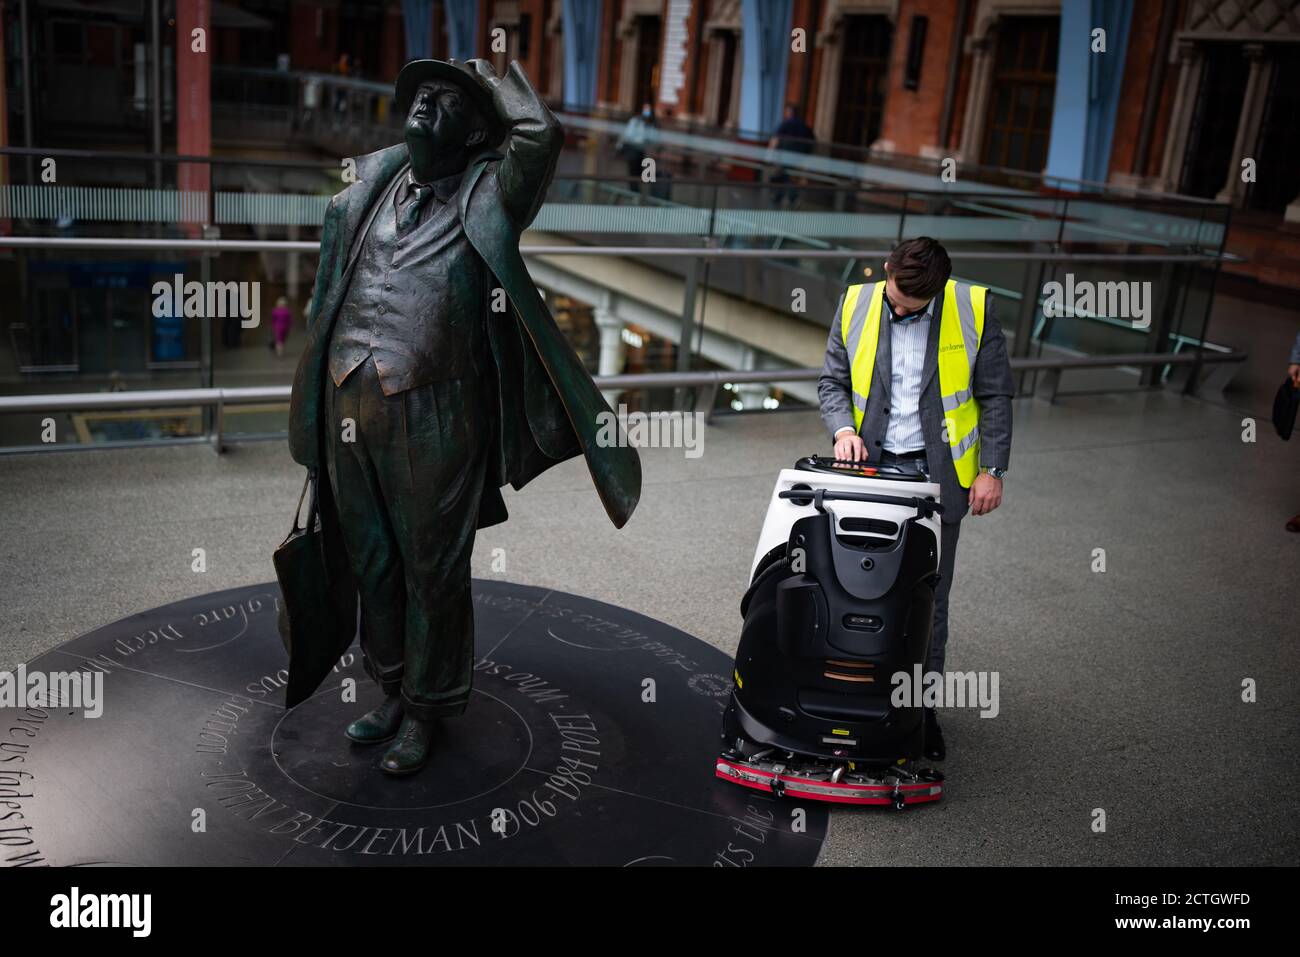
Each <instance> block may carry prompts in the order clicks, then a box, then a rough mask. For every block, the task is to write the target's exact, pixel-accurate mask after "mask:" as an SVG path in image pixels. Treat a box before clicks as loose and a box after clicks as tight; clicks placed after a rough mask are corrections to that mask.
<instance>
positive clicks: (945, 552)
mask: <svg viewBox="0 0 1300 957" xmlns="http://www.w3.org/2000/svg"><path fill="white" fill-rule="evenodd" d="M880 463H881V464H882V465H894V466H897V467H898V468H901V469H905V470H907V471H909V472H916V473H920V472H929V471H930V467H929V465H928V463H927V462H926V459H925V456H923V455H922V456H919V457H916V458H900V457H899V456H897V455H894V453H892V452H882V453H881V456H880ZM960 534H961V522H952V523H951V524H949V523H948V522H942V523H940V525H939V583H938V584H937V585H936V586H935V588H934V631H933V633H932V634H931V637H930V661H929V664H927V665H926V670H927V671H938V672H942V671H943V665H944V661H945V660H946V657H947V651H948V592H949V591H950V590H951V589H952V573H953V569H954V568H955V566H956V563H957V537H958V536H959V535H960Z"/></svg>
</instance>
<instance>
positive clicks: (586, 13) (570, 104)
mask: <svg viewBox="0 0 1300 957" xmlns="http://www.w3.org/2000/svg"><path fill="white" fill-rule="evenodd" d="M603 7H604V4H602V3H601V2H600V0H564V7H563V9H562V13H563V16H564V105H565V107H566V108H568V109H578V110H581V109H588V108H590V107H592V106H595V104H596V69H597V64H599V62H600V15H601V11H602V9H603Z"/></svg>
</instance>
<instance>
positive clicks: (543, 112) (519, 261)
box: [289, 64, 641, 567]
mask: <svg viewBox="0 0 1300 957" xmlns="http://www.w3.org/2000/svg"><path fill="white" fill-rule="evenodd" d="M494 96H495V99H496V100H497V103H498V106H499V108H500V109H501V112H502V113H503V114H505V116H504V118H505V119H506V120H507V122H508V125H509V126H510V131H511V132H510V135H509V137H508V140H507V145H506V150H505V154H504V155H502V154H500V153H495V152H484V153H482V154H480V155H479V156H478V157H476V158H475V159H474V160H473V161H471V164H470V166H469V168H468V170H467V171H466V173H465V175H464V177H463V179H462V180H461V185H460V188H459V190H458V192H457V195H456V197H455V199H454V202H455V203H456V204H457V207H458V208H459V210H460V214H461V221H462V223H463V225H464V228H465V232H466V235H467V237H468V239H469V241H470V243H471V244H472V245H473V246H474V248H475V250H476V251H477V252H478V254H479V255H480V256H481V257H482V258H483V260H484V262H485V263H486V264H487V268H488V270H489V271H490V273H491V274H492V276H493V277H495V279H494V281H493V282H492V285H493V286H497V285H499V286H500V287H501V288H503V289H504V290H505V293H506V296H507V298H508V300H509V302H510V304H511V309H509V310H507V311H506V312H505V313H493V312H491V311H490V309H489V307H488V304H487V303H485V304H484V312H483V319H482V321H484V322H486V323H487V330H488V339H489V342H490V345H491V353H492V358H493V362H492V363H491V365H492V366H493V368H491V369H489V370H488V374H490V375H494V378H495V390H494V391H495V394H496V398H497V403H496V404H497V408H496V410H495V412H496V415H495V416H494V417H493V418H494V419H495V421H496V423H497V424H496V428H495V429H494V435H493V436H492V437H491V438H490V441H491V442H492V443H493V444H494V445H495V450H493V454H490V455H489V464H488V479H487V482H486V484H485V488H484V494H483V502H482V505H481V507H480V510H479V518H478V526H479V527H480V528H483V527H486V526H488V525H492V524H495V523H497V522H501V521H504V520H505V518H506V509H505V503H504V501H503V499H502V497H501V493H500V487H501V486H502V485H504V484H506V483H507V482H508V483H510V484H511V485H512V486H514V487H515V488H516V489H518V488H522V487H523V486H524V485H525V484H526V483H527V482H529V481H531V480H532V479H533V478H534V477H536V476H537V475H539V474H540V473H541V472H543V471H545V470H546V469H548V468H550V467H551V466H553V465H555V464H557V463H558V462H561V461H564V460H565V459H568V458H572V457H573V456H575V455H578V454H579V453H581V454H582V455H583V456H584V457H585V459H586V462H587V466H588V469H589V470H590V472H591V476H592V480H593V482H594V484H595V486H596V491H597V492H598V494H599V495H600V499H601V502H602V503H603V504H604V506H605V510H606V512H607V513H608V514H609V517H610V520H611V521H612V522H613V523H614V524H615V525H616V526H617V527H620V528H621V527H622V526H623V525H624V524H625V523H626V522H627V520H628V518H629V517H630V516H631V514H632V510H633V509H634V508H635V507H636V503H637V500H638V498H639V496H640V490H641V463H640V459H639V458H638V456H637V453H636V450H635V449H634V448H631V447H630V446H628V445H627V444H626V443H623V442H620V443H619V444H617V445H610V444H609V443H608V442H605V443H603V444H602V443H599V442H598V441H597V437H598V435H601V434H602V432H601V426H602V424H604V422H605V421H608V420H604V419H602V418H601V417H600V416H601V414H602V413H604V414H606V415H609V416H612V415H613V413H612V412H611V410H610V408H609V405H608V403H606V402H605V400H604V398H603V396H602V395H601V394H600V391H599V390H598V389H597V388H596V386H595V383H594V382H593V381H592V379H591V376H590V374H589V373H588V372H587V370H586V369H585V367H584V366H583V365H582V361H581V360H580V359H579V358H578V355H577V353H575V352H574V350H573V347H572V346H571V345H570V344H569V343H568V341H567V340H566V339H565V338H564V334H563V333H562V332H561V331H560V329H559V327H558V326H557V325H556V324H555V319H554V317H552V316H551V314H550V312H549V310H548V309H547V308H546V304H545V303H544V302H543V301H542V298H541V296H540V295H539V293H538V291H537V287H536V285H535V284H534V283H533V281H532V279H531V278H530V277H529V274H528V269H527V267H526V266H525V265H524V261H523V258H522V256H521V255H520V253H519V236H520V233H522V231H523V230H524V229H525V228H526V227H527V226H528V224H529V223H531V222H532V220H533V218H534V217H535V216H536V214H537V210H538V209H539V208H540V206H541V203H542V199H543V197H544V195H545V192H546V187H547V185H549V183H550V180H551V177H552V176H553V174H554V170H555V163H556V161H557V160H558V158H559V152H560V149H561V147H562V146H563V140H564V136H563V131H562V129H561V127H560V124H559V122H558V121H557V120H556V119H555V117H554V116H552V115H551V113H550V111H549V110H548V109H547V108H546V106H545V105H544V104H543V103H542V102H541V100H540V99H539V98H537V96H536V94H535V93H534V92H533V90H532V89H531V88H530V87H529V85H528V83H527V81H526V80H525V79H524V77H523V74H522V72H521V71H520V70H519V68H518V65H517V64H511V68H510V70H509V71H508V72H507V73H506V75H505V76H504V77H502V78H501V82H500V86H499V87H498V88H497V90H496V92H495V94H494ZM355 164H356V175H357V181H356V182H355V183H353V184H352V185H351V186H349V187H348V188H346V189H344V190H343V191H342V192H340V193H338V194H337V195H336V196H335V197H334V198H333V199H332V200H331V201H330V204H329V208H328V209H327V210H326V213H325V221H324V227H323V230H322V235H321V251H320V264H319V266H318V268H317V272H316V284H315V288H314V290H313V293H312V306H311V311H310V314H309V318H308V328H307V344H306V346H305V348H304V349H303V353H302V357H301V359H300V360H299V362H298V367H297V370H296V372H295V374H294V383H293V395H292V399H291V403H290V410H289V451H290V454H291V455H292V456H293V458H294V460H295V461H296V462H299V463H300V464H302V465H305V466H307V467H308V468H309V469H314V470H317V472H318V475H323V472H321V471H320V469H321V465H322V461H323V459H324V455H325V452H324V448H325V446H324V442H323V432H322V430H323V429H324V428H332V427H335V426H336V424H331V423H327V422H324V421H323V419H324V414H323V408H324V388H325V387H326V384H327V382H328V381H329V372H328V368H327V365H328V358H329V338H330V333H331V331H332V329H333V325H334V321H335V319H336V318H337V315H338V312H339V307H340V306H341V304H342V302H343V300H344V297H345V294H346V292H347V287H348V282H349V280H350V278H351V274H352V267H353V265H354V264H355V252H356V250H358V249H359V247H360V243H361V240H362V238H363V237H364V229H365V227H366V226H367V224H368V222H369V220H370V217H371V213H372V212H373V211H374V209H375V204H376V203H377V202H378V201H379V199H380V197H382V196H383V195H384V192H385V187H387V186H388V185H389V184H391V183H392V181H393V179H394V178H395V177H397V176H405V175H406V172H407V170H408V168H409V164H408V155H407V150H406V146H405V144H399V145H397V146H393V147H389V148H388V149H383V150H379V151H378V152H375V153H371V154H369V155H367V156H362V157H359V158H357V159H356V160H355ZM521 197H523V203H522V205H521V201H520V200H521ZM604 435H605V436H606V437H608V435H609V431H608V429H606V430H605V432H604ZM619 436H620V438H621V437H622V433H621V432H619ZM485 439H486V437H485ZM317 485H318V493H319V494H320V498H321V502H320V514H321V520H322V528H323V531H324V535H323V539H324V541H325V543H326V547H327V548H328V549H330V550H333V549H336V548H338V547H340V545H339V538H338V535H337V516H336V515H335V514H334V510H333V507H332V503H331V502H330V501H329V494H328V493H329V483H328V482H327V481H324V480H321V481H319V482H318V483H317ZM430 505H431V507H433V506H434V503H430ZM331 564H333V563H331ZM344 564H345V563H344ZM335 567H341V566H335Z"/></svg>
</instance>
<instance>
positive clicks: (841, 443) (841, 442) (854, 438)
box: [835, 429, 867, 462]
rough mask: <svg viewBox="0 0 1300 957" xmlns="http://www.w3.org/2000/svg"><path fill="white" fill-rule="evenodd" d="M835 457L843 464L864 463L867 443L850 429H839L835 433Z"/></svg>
mask: <svg viewBox="0 0 1300 957" xmlns="http://www.w3.org/2000/svg"><path fill="white" fill-rule="evenodd" d="M835 457H836V458H837V459H840V460H841V461H844V462H865V461H866V459H867V443H865V442H863V441H862V436H860V435H858V434H857V433H856V432H854V431H853V430H852V429H841V430H840V431H839V432H837V433H835Z"/></svg>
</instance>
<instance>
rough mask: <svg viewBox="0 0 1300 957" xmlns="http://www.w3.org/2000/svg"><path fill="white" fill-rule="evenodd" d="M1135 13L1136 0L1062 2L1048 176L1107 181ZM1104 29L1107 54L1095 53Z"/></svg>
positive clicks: (1070, 0) (1069, 0)
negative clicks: (1098, 32) (1096, 32)
mask: <svg viewBox="0 0 1300 957" xmlns="http://www.w3.org/2000/svg"><path fill="white" fill-rule="evenodd" d="M1132 14H1133V0H1062V3H1061V40H1060V53H1059V55H1058V62H1057V67H1056V99H1055V103H1054V105H1053V109H1052V133H1051V137H1052V138H1051V145H1050V147H1049V149H1048V153H1047V170H1046V172H1047V175H1049V176H1058V177H1061V178H1062V179H1083V180H1093V181H1096V182H1105V181H1106V178H1107V173H1108V171H1109V169H1110V147H1111V141H1112V139H1113V137H1114V134H1115V115H1116V112H1117V110H1118V107H1119V98H1120V91H1121V87H1122V86H1123V82H1124V59H1125V54H1126V52H1127V50H1128V40H1129V24H1130V22H1131V20H1132ZM1098 27H1100V28H1102V29H1104V30H1105V31H1106V52H1105V53H1093V52H1092V43H1093V40H1092V31H1093V30H1094V29H1096V28H1098ZM1134 106H1135V107H1140V106H1141V104H1134Z"/></svg>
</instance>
